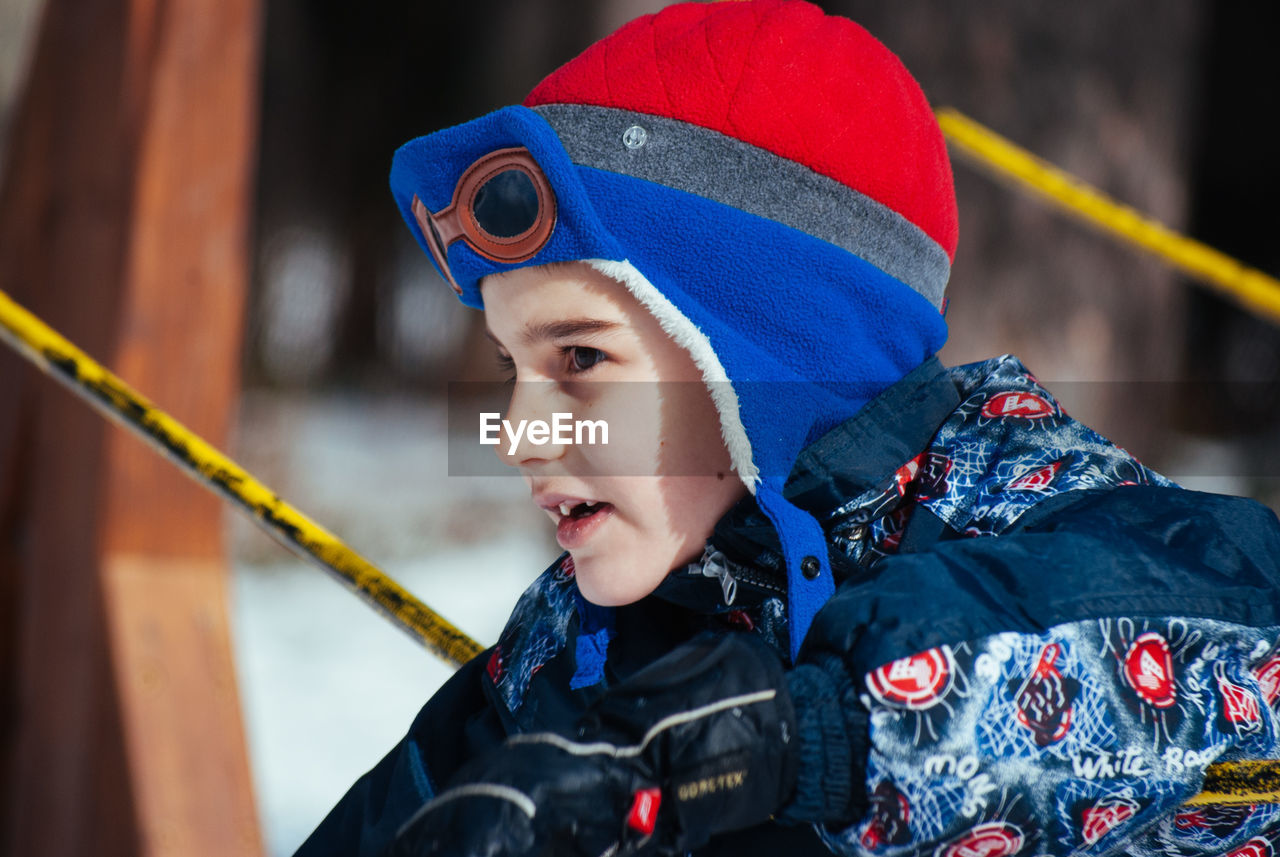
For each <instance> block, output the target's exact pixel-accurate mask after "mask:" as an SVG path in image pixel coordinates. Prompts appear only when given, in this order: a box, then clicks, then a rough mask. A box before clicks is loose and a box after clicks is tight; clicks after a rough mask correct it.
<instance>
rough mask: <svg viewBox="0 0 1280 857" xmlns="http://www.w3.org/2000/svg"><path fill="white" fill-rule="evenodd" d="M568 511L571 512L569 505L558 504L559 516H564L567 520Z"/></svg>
mask: <svg viewBox="0 0 1280 857" xmlns="http://www.w3.org/2000/svg"><path fill="white" fill-rule="evenodd" d="M570 511H571V507H570V506H569V504H568V503H561V504H560V514H561V515H564V516H565V517H566V518H567V517H569V512H570Z"/></svg>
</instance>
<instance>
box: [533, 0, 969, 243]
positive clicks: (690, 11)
mask: <svg viewBox="0 0 1280 857" xmlns="http://www.w3.org/2000/svg"><path fill="white" fill-rule="evenodd" d="M524 103H525V106H527V107H534V106H537V105H540V104H566V103H567V104H591V105H596V106H600V107H616V108H620V109H625V110H634V111H637V112H640V113H650V114H656V115H659V116H666V117H670V118H673V119H679V120H682V121H685V122H690V123H692V124H695V125H700V126H702V127H704V128H710V129H711V130H713V131H719V132H720V133H722V134H727V135H729V136H731V137H735V138H737V139H739V140H742V141H743V142H746V143H750V144H752V145H754V146H758V147H760V148H762V149H766V150H768V151H770V152H772V153H774V154H776V155H780V156H782V157H784V158H787V159H789V160H793V161H798V162H799V163H802V164H804V165H806V166H808V167H809V168H811V169H813V170H814V171H816V172H818V173H821V174H823V175H825V176H829V177H830V178H833V179H835V180H836V181H839V182H841V183H842V184H845V185H847V186H849V187H851V188H853V189H854V190H857V191H859V192H861V193H863V194H865V195H866V196H869V197H871V198H872V199H874V200H876V201H877V202H879V203H881V204H883V205H886V206H888V207H889V208H892V209H893V210H894V211H897V212H898V213H899V214H901V215H902V216H904V217H905V218H907V219H908V220H910V221H911V222H912V223H914V224H915V225H917V226H919V227H920V229H921V230H923V231H924V232H925V234H927V235H929V236H930V237H931V238H933V240H934V241H936V242H937V243H938V244H939V245H940V246H941V247H942V248H943V249H944V250H945V251H946V253H947V256H948V257H949V258H954V256H955V249H956V238H957V232H958V229H957V222H956V203H955V191H954V188H953V186H952V179H951V164H950V161H949V160H948V158H947V149H946V144H945V142H944V141H943V138H942V132H941V131H940V130H939V128H938V123H937V121H936V120H935V119H934V116H933V111H932V110H931V109H930V108H929V103H928V101H927V100H926V99H925V97H924V93H923V92H921V90H920V86H919V84H917V83H916V81H915V79H914V78H913V77H912V76H911V74H910V73H909V72H908V71H907V69H906V67H905V66H903V64H902V62H901V61H900V60H899V59H898V58H897V57H896V56H894V54H893V52H891V51H890V50H889V49H888V48H886V47H885V46H884V45H882V44H881V43H880V42H878V41H877V40H876V39H875V38H874V37H873V36H871V34H870V33H868V32H867V31H866V30H864V29H863V28H862V27H860V26H858V25H857V24H855V23H854V22H852V21H850V20H848V19H846V18H840V17H835V16H828V15H826V14H824V13H823V11H822V10H821V9H819V8H818V7H817V6H814V5H811V4H809V3H807V2H803V0H746V2H732V3H727V2H726V3H682V4H678V5H675V6H669V7H667V8H666V9H663V10H662V11H661V12H658V13H657V14H654V15H646V16H645V17H642V18H638V19H636V20H634V21H632V22H631V23H629V24H627V25H625V26H624V27H622V28H621V29H620V30H618V31H617V32H615V33H613V34H612V35H610V36H607V37H606V38H604V39H602V40H600V41H599V42H596V43H595V44H594V45H592V46H591V47H590V48H588V49H587V50H586V51H585V52H583V53H582V54H581V55H579V56H578V57H576V58H575V59H573V60H570V61H569V62H568V63H566V64H565V65H563V66H561V67H560V68H559V69H557V70H556V71H554V72H552V73H551V74H550V75H549V76H548V77H547V78H546V79H545V80H543V81H542V82H541V83H540V84H538V85H537V86H536V87H535V88H534V90H533V91H532V92H531V93H529V97H528V98H526V99H525V102H524Z"/></svg>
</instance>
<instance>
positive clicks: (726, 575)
mask: <svg viewBox="0 0 1280 857" xmlns="http://www.w3.org/2000/svg"><path fill="white" fill-rule="evenodd" d="M702 576H703V577H714V578H717V579H718V580H719V581H720V591H721V593H722V594H723V595H724V603H725V606H729V605H732V604H733V601H734V599H735V598H737V597H738V580H737V578H735V577H734V576H733V574H732V573H731V572H730V571H729V561H728V560H727V559H725V556H724V554H722V553H720V551H718V550H716V549H715V548H713V547H711V546H710V545H707V547H705V548H704V549H703V551H702Z"/></svg>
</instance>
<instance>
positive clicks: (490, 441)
mask: <svg viewBox="0 0 1280 857" xmlns="http://www.w3.org/2000/svg"><path fill="white" fill-rule="evenodd" d="M597 431H598V432H599V435H600V439H599V440H598V441H597V440H596V433H597ZM499 433H502V434H505V435H506V436H507V455H515V453H516V447H517V446H519V445H520V438H524V439H525V440H527V441H529V443H531V444H533V445H534V446H543V445H544V444H548V443H554V444H557V445H560V446H569V445H581V444H584V443H586V444H593V445H594V444H596V443H600V444H608V443H609V424H608V423H607V422H605V421H604V420H575V419H574V418H573V414H571V413H561V412H556V413H553V414H552V415H551V422H550V423H548V422H547V421H546V420H532V421H530V420H520V422H518V423H516V424H515V425H512V423H511V420H504V419H502V414H496V413H486V414H481V415H480V443H482V444H484V445H485V446H497V445H498V444H499V443H501V442H502V438H501V437H500V436H499ZM584 438H585V440H584Z"/></svg>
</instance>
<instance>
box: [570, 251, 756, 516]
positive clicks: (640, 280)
mask: <svg viewBox="0 0 1280 857" xmlns="http://www.w3.org/2000/svg"><path fill="white" fill-rule="evenodd" d="M585 261H586V263H587V264H588V265H590V266H591V267H592V268H595V269H596V270H597V271H599V272H600V273H602V274H604V275H605V276H606V277H609V278H610V279H614V280H617V281H618V282H619V283H621V284H622V285H624V286H626V287H627V291H629V292H631V294H633V295H635V298H636V300H638V301H639V302H640V304H641V305H642V306H643V307H644V308H645V309H647V310H648V311H649V312H650V313H651V314H652V315H653V317H654V318H656V319H657V320H658V324H660V325H661V326H662V329H663V330H664V331H666V333H667V335H668V336H670V337H671V338H672V339H673V340H674V341H675V343H676V344H677V345H679V346H680V347H681V348H683V349H684V350H685V351H687V352H689V356H690V357H692V358H693V363H694V365H695V366H697V367H698V370H699V371H700V372H702V382H703V383H704V384H706V385H707V391H708V392H709V393H710V394H711V401H712V402H713V403H714V404H715V406H716V413H718V414H719V415H720V436H721V437H722V438H724V445H725V447H726V448H727V449H728V450H729V460H730V462H732V465H733V469H734V471H735V472H736V473H737V474H738V478H739V479H741V480H742V484H744V485H746V486H747V490H748V491H749V492H751V493H752V494H755V493H756V486H757V485H759V484H760V468H759V467H757V466H756V463H755V460H754V458H753V457H752V454H751V441H750V440H748V439H747V431H746V429H745V428H743V425H742V417H741V414H740V411H739V408H738V393H737V391H735V390H734V389H733V382H732V381H730V380H729V376H728V374H726V373H725V371H724V366H723V365H721V363H720V358H719V357H717V356H716V352H715V349H714V348H712V347H711V340H709V339H707V336H706V334H705V333H703V332H702V331H701V330H699V329H698V327H697V325H695V324H694V323H693V322H692V321H690V320H689V319H688V318H687V317H686V316H685V314H684V313H682V312H680V310H679V309H678V308H677V307H676V305H675V304H673V303H672V302H671V301H670V300H669V299H668V298H667V296H666V295H664V294H663V293H662V292H660V291H658V288H657V286H655V285H654V284H653V283H651V282H649V278H648V277H646V276H645V275H644V274H642V273H640V271H639V270H638V269H637V268H636V266H635V265H632V264H631V263H630V262H629V261H627V260H625V259H624V260H622V261H621V262H614V261H611V260H608V259H586V260H585Z"/></svg>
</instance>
